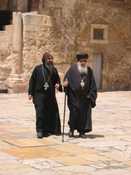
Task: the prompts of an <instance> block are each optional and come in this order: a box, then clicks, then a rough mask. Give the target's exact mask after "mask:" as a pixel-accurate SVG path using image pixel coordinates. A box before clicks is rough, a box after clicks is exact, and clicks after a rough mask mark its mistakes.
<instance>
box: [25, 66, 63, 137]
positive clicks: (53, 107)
mask: <svg viewBox="0 0 131 175" xmlns="http://www.w3.org/2000/svg"><path fill="white" fill-rule="evenodd" d="M56 83H58V84H60V78H59V75H58V72H57V69H56V68H55V67H53V69H52V72H51V73H50V71H49V70H48V69H47V67H45V66H44V65H38V66H36V67H35V69H34V70H33V72H32V75H31V78H30V81H29V89H28V94H29V95H32V96H33V103H34V106H35V110H36V130H37V132H39V131H41V132H43V133H45V134H46V133H50V134H60V133H61V125H60V117H59V110H58V105H57V101H56V96H55V85H56ZM59 90H61V86H60V88H59Z"/></svg>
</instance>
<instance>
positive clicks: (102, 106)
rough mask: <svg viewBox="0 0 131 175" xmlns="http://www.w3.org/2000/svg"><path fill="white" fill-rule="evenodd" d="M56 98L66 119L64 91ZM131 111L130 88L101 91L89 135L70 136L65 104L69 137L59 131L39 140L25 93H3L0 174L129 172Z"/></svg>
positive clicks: (0, 103) (112, 174) (99, 174)
mask: <svg viewBox="0 0 131 175" xmlns="http://www.w3.org/2000/svg"><path fill="white" fill-rule="evenodd" d="M57 99H58V104H59V110H60V116H61V122H62V118H63V103H64V94H63V93H57ZM7 102H8V103H7ZM19 104H20V105H19ZM16 106H17V107H16ZM130 117H131V91H129V92H102V93H99V94H98V100H97V106H96V108H94V109H93V132H92V133H89V134H87V135H88V137H87V138H86V139H81V138H78V137H76V138H69V137H68V136H67V133H68V131H69V128H68V118H69V111H68V110H67V111H66V123H65V133H66V135H65V142H64V143H62V140H61V136H60V137H58V136H50V137H48V138H44V139H42V140H40V139H37V138H36V131H35V110H34V106H33V104H32V103H31V101H28V97H27V94H0V175H9V174H12V175H25V174H28V175H37V174H42V175H130V174H131V118H130ZM75 134H76V135H78V133H75Z"/></svg>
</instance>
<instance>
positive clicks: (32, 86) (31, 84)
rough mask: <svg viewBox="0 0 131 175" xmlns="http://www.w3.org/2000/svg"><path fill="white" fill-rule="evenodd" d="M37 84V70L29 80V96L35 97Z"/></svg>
mask: <svg viewBox="0 0 131 175" xmlns="http://www.w3.org/2000/svg"><path fill="white" fill-rule="evenodd" d="M35 83H36V68H35V69H34V70H33V72H32V75H31V77H30V80H29V88H28V94H29V95H32V96H34V93H35Z"/></svg>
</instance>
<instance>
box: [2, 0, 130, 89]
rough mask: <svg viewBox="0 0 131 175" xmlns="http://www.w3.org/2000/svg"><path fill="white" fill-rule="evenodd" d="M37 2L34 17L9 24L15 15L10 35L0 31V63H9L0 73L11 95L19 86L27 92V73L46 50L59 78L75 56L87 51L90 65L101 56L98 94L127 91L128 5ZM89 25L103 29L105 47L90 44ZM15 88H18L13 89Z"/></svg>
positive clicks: (84, 0)
mask: <svg viewBox="0 0 131 175" xmlns="http://www.w3.org/2000/svg"><path fill="white" fill-rule="evenodd" d="M124 2H125V3H124ZM40 3H41V4H42V5H41V7H39V14H38V13H36V12H32V13H23V14H17V13H16V14H15V15H14V19H15V18H17V17H18V16H19V20H18V18H17V20H16V21H15V20H14V22H13V32H12V34H13V33H14V34H13V35H9V33H11V32H8V34H7V35H5V32H6V31H4V32H3V33H4V34H2V33H1V32H0V39H1V40H3V42H2V43H3V46H5V48H7V49H5V50H6V51H5V52H4V54H5V55H4V56H3V57H2V56H1V58H0V59H1V60H2V59H3V61H4V64H2V65H4V66H5V63H9V66H8V70H6V69H3V68H2V69H1V70H2V72H3V74H2V76H3V77H5V78H4V80H5V79H6V80H7V81H6V82H7V87H8V88H9V89H15V91H16V92H17V91H19V89H20V87H22V88H21V91H22V90H26V89H27V87H28V80H29V77H30V74H31V72H32V69H33V68H34V66H35V65H36V64H39V63H40V62H41V57H42V54H43V53H44V52H45V51H49V52H51V53H52V54H53V56H54V58H55V63H56V64H57V67H58V69H59V70H60V73H61V75H62V77H63V73H62V72H64V71H65V69H66V67H68V66H66V64H68V63H72V62H74V61H75V59H74V57H75V54H76V52H78V51H86V52H88V53H89V55H90V59H89V64H90V65H93V62H94V55H95V54H101V55H102V59H103V60H102V75H101V79H102V80H101V88H102V90H129V89H131V81H130V79H131V58H130V57H131V32H130V30H131V4H130V1H121V2H120V1H119V2H118V1H115V0H114V1H111V0H107V1H105V0H101V1H98V0H72V1H68V0H50V1H48V0H44V1H40ZM19 23H20V25H18V24H19ZM94 25H97V26H105V29H106V32H107V33H106V35H107V38H106V40H105V41H104V42H100V41H97V42H94V41H93V40H92V27H93V26H94ZM20 26H21V27H20ZM16 31H17V32H16ZM4 37H5V39H4ZM2 38H3V39H2ZM3 46H2V45H1V46H0V49H1V50H3V49H2V48H3ZM17 46H18V47H17ZM1 53H2V51H1ZM14 65H15V66H14ZM13 67H14V68H13ZM5 70H6V71H5ZM5 72H7V74H6V73H5ZM16 75H17V76H16ZM22 78H23V79H22ZM1 80H2V78H1ZM12 80H13V81H12ZM18 80H19V81H18ZM22 83H23V84H24V86H21V84H22ZM11 84H12V85H11ZM16 84H17V85H18V84H19V86H17V88H14V86H16ZM9 85H10V86H9Z"/></svg>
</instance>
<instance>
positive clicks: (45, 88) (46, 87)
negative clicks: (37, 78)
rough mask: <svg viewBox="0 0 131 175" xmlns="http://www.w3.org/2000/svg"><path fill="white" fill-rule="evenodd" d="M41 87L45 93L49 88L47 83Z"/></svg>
mask: <svg viewBox="0 0 131 175" xmlns="http://www.w3.org/2000/svg"><path fill="white" fill-rule="evenodd" d="M43 87H44V90H45V91H46V90H47V89H48V88H49V84H48V83H47V82H45V84H44V86H43Z"/></svg>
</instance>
